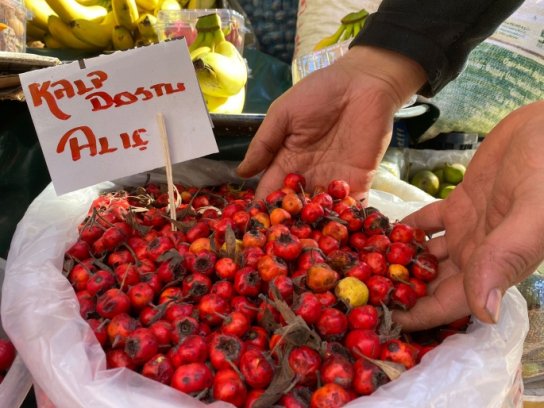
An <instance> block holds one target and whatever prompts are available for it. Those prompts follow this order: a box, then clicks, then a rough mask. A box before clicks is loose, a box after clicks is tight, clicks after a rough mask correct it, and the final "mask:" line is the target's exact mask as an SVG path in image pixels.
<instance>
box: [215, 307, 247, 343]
mask: <svg viewBox="0 0 544 408" xmlns="http://www.w3.org/2000/svg"><path fill="white" fill-rule="evenodd" d="M250 324H251V322H250V321H249V319H248V318H247V317H246V315H245V314H244V313H242V312H238V311H232V312H230V313H229V314H228V315H226V316H225V318H224V320H223V324H222V325H221V327H220V331H221V333H223V334H227V335H229V336H236V337H240V338H241V337H242V336H243V335H244V334H246V333H247V331H248V330H249V327H250Z"/></svg>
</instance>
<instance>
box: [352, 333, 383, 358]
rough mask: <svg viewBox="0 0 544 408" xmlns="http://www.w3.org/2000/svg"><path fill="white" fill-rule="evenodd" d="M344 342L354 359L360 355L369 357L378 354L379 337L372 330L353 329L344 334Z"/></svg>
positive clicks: (376, 356)
mask: <svg viewBox="0 0 544 408" xmlns="http://www.w3.org/2000/svg"><path fill="white" fill-rule="evenodd" d="M344 344H345V346H346V348H347V349H348V350H349V351H350V352H351V355H352V356H353V358H355V359H356V358H359V357H360V356H361V355H364V356H366V357H370V358H378V357H379V356H380V337H379V336H378V335H377V334H376V332H375V331H374V330H363V329H353V330H351V331H349V332H348V334H347V335H346V338H345V339H344Z"/></svg>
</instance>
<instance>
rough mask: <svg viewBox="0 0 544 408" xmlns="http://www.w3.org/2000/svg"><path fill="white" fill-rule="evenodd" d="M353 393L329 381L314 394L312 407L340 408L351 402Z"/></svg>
mask: <svg viewBox="0 0 544 408" xmlns="http://www.w3.org/2000/svg"><path fill="white" fill-rule="evenodd" d="M351 399H352V397H351V394H350V393H349V392H348V391H347V390H346V389H345V388H343V387H341V386H340V385H338V384H335V383H327V384H325V385H323V386H321V387H319V388H318V389H317V390H315V391H314V392H313V394H312V398H311V400H310V408H340V407H342V406H344V405H346V404H347V403H348V402H350V401H351Z"/></svg>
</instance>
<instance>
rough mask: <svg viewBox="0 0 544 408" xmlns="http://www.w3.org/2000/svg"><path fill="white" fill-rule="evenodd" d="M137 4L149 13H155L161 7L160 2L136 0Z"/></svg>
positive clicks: (155, 0) (157, 0)
mask: <svg viewBox="0 0 544 408" xmlns="http://www.w3.org/2000/svg"><path fill="white" fill-rule="evenodd" d="M136 4H137V5H138V7H140V8H141V9H142V10H147V11H148V12H150V13H153V10H155V9H156V8H157V7H158V6H159V0H136Z"/></svg>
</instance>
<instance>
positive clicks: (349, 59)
mask: <svg viewBox="0 0 544 408" xmlns="http://www.w3.org/2000/svg"><path fill="white" fill-rule="evenodd" d="M344 60H345V61H344V63H346V64H348V65H353V68H354V69H356V70H359V71H362V72H364V73H365V74H366V75H370V76H372V77H374V78H376V79H378V80H379V81H378V82H381V83H382V85H383V87H384V91H386V92H390V93H392V94H393V96H394V97H395V98H397V99H398V104H399V108H400V107H401V106H402V105H404V104H405V103H406V102H407V101H408V100H409V99H410V98H411V97H412V96H413V95H414V94H416V93H417V91H418V90H419V89H421V87H422V86H423V85H424V84H425V83H426V81H427V75H426V73H425V71H424V69H423V67H422V66H421V65H419V64H418V63H417V62H416V61H414V60H412V59H410V58H408V57H406V56H405V55H402V54H400V53H398V52H395V51H389V50H387V49H383V48H378V47H372V46H366V45H365V46H354V47H351V48H350V50H349V52H348V53H347V54H346V55H345V56H344Z"/></svg>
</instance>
